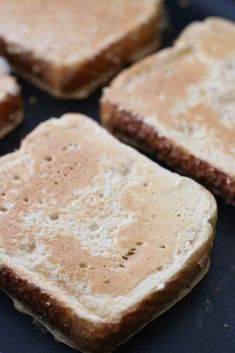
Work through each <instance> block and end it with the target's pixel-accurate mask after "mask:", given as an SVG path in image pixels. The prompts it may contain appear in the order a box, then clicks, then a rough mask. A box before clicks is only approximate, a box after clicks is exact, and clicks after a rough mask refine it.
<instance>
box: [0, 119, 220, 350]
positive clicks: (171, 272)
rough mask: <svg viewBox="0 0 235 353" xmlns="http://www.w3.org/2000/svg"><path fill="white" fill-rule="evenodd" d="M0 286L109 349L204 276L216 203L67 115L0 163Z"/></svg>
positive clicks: (57, 328)
mask: <svg viewBox="0 0 235 353" xmlns="http://www.w3.org/2000/svg"><path fill="white" fill-rule="evenodd" d="M0 184H1V193H0V200H1V207H0V223H1V232H0V287H1V288H2V289H3V290H4V291H6V292H7V293H8V294H9V295H10V296H11V297H12V298H13V299H14V301H15V305H16V307H17V308H18V309H19V310H21V311H23V312H26V313H29V314H30V315H32V316H34V317H36V318H37V319H38V320H39V321H40V322H42V323H43V324H44V325H45V326H47V327H48V328H49V330H50V331H51V332H52V333H53V334H54V335H55V336H56V337H57V339H59V340H61V341H63V342H65V343H67V344H68V345H70V346H72V347H74V348H76V349H79V350H81V351H83V352H99V353H104V352H110V351H112V350H113V349H114V348H115V347H117V346H118V345H119V344H121V343H122V342H124V341H125V340H127V339H128V338H129V337H130V336H131V335H133V334H134V333H135V332H136V331H138V330H139V329H141V328H142V327H143V326H144V325H146V324H147V323H148V322H149V321H150V320H152V319H154V318H155V317H157V316H158V315H160V314H161V313H162V312H164V311H165V310H167V309H168V308H169V307H171V306H172V305H173V304H174V303H175V302H177V301H178V300H179V299H180V298H181V297H183V296H184V295H185V294H186V293H187V292H189V291H190V290H191V289H192V287H193V286H194V285H195V284H196V283H197V282H198V281H199V280H200V279H201V278H202V277H203V276H204V275H205V273H206V271H207V269H208V265H209V257H210V251H211V246H212V241H213V233H214V227H215V221H216V203H215V200H214V198H213V196H212V195H211V194H210V193H209V192H208V191H207V190H206V189H204V188H203V187H202V186H200V185H199V184H197V183H196V182H194V181H193V180H190V179H187V178H184V177H181V176H179V175H177V174H173V173H171V172H169V171H168V170H166V169H163V168H162V167H160V166H159V165H157V164H155V163H153V162H152V161H150V160H149V159H147V158H146V157H144V156H143V155H141V154H140V153H139V152H137V151H135V150H134V149H132V148H131V147H128V146H126V145H123V144H121V143H120V142H118V141H117V140H115V139H114V138H113V137H112V136H111V135H110V134H109V133H108V132H107V131H106V130H104V129H102V128H101V127H99V126H98V125H97V124H96V123H95V122H93V121H92V120H90V119H88V118H86V117H84V116H81V115H78V114H67V115H65V116H63V117H62V118H61V119H52V120H49V121H48V122H46V123H43V124H41V125H40V126H39V127H38V128H37V129H36V130H35V131H34V132H33V133H32V134H30V135H29V136H28V137H27V138H26V139H25V141H24V142H23V144H22V146H21V148H20V150H19V151H17V152H15V153H13V154H9V155H7V156H5V157H2V158H1V163H0Z"/></svg>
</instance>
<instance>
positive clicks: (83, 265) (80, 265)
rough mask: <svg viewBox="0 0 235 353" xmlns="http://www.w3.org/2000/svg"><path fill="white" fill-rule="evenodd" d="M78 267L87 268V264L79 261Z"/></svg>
mask: <svg viewBox="0 0 235 353" xmlns="http://www.w3.org/2000/svg"><path fill="white" fill-rule="evenodd" d="M79 267H80V268H87V267H88V266H87V264H86V263H85V262H81V263H80V264H79Z"/></svg>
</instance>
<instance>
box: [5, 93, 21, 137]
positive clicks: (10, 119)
mask: <svg viewBox="0 0 235 353" xmlns="http://www.w3.org/2000/svg"><path fill="white" fill-rule="evenodd" d="M22 120H23V104H22V99H21V96H20V94H18V95H11V94H7V95H6V97H5V98H4V99H3V100H2V101H1V102H0V138H2V137H4V136H5V135H6V134H8V133H9V132H11V131H12V130H13V129H14V128H15V127H16V126H18V125H19V124H20V123H21V121H22Z"/></svg>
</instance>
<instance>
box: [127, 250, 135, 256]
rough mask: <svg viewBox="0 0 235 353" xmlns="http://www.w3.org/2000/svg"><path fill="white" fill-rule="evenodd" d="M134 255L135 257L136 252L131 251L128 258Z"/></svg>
mask: <svg viewBox="0 0 235 353" xmlns="http://www.w3.org/2000/svg"><path fill="white" fill-rule="evenodd" d="M133 255H135V252H134V251H131V250H129V251H128V253H127V256H133Z"/></svg>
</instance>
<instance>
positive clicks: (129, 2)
mask: <svg viewBox="0 0 235 353" xmlns="http://www.w3.org/2000/svg"><path fill="white" fill-rule="evenodd" d="M162 2H163V1H162V0H112V1H110V0H99V1H97V0H86V1H84V0H67V1H64V0H57V1H55V0H46V1H41V0H33V1H32V0H21V1H19V0H11V1H5V0H0V8H1V11H0V23H1V26H0V52H1V53H2V54H3V55H5V56H6V57H7V58H8V60H9V61H10V63H11V64H12V65H13V66H14V68H15V69H16V70H17V72H19V73H20V74H22V76H23V77H25V78H27V79H29V80H30V81H31V82H33V83H35V84H36V85H37V86H39V87H41V88H42V89H44V90H46V91H47V92H48V93H50V94H52V95H54V96H57V97H61V98H84V97H87V96H88V95H89V94H90V93H91V91H92V90H94V89H95V88H96V87H97V86H99V85H101V84H102V83H104V82H105V81H107V80H108V79H109V78H110V77H111V76H112V75H114V73H115V72H117V71H118V70H120V69H121V68H122V67H123V66H124V65H126V64H128V63H130V62H133V61H135V60H137V59H139V58H141V57H143V56H145V55H146V54H148V53H150V52H152V51H154V49H156V48H157V47H158V46H159V43H160V32H161V28H160V27H161V24H162V19H163V14H162V7H163V6H162Z"/></svg>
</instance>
